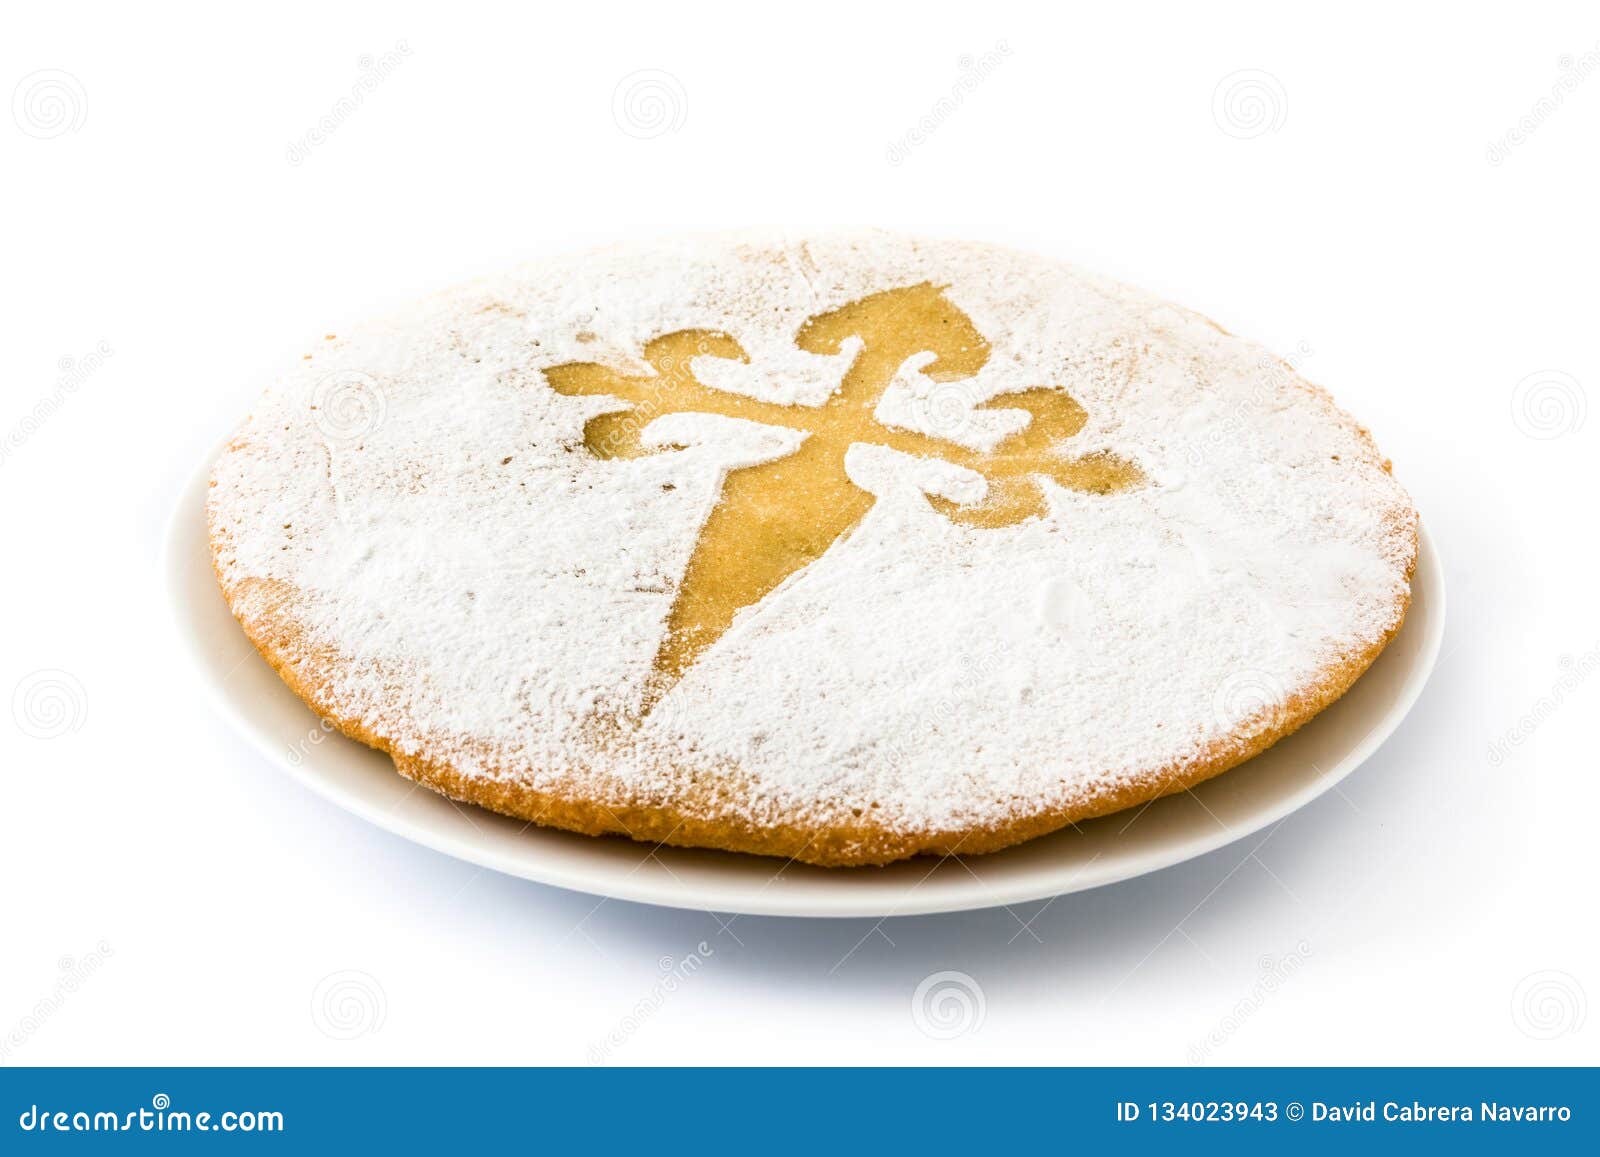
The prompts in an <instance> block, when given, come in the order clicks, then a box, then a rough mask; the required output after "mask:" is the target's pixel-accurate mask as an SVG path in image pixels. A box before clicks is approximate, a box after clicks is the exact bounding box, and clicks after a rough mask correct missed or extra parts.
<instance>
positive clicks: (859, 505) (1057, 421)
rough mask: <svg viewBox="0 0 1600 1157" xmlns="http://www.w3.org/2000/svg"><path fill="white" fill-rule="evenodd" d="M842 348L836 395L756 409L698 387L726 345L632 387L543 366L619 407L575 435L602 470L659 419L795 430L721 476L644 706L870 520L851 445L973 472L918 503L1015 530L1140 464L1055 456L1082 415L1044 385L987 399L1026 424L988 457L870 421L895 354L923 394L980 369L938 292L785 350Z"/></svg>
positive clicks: (688, 336)
mask: <svg viewBox="0 0 1600 1157" xmlns="http://www.w3.org/2000/svg"><path fill="white" fill-rule="evenodd" d="M852 336H853V337H857V338H859V339H860V340H861V342H862V343H863V344H862V346H861V349H860V352H859V353H858V354H857V356H856V358H855V360H854V361H853V362H852V364H851V365H850V368H849V369H848V370H847V371H846V373H845V374H844V378H843V380H842V381H841V382H840V385H839V388H838V389H837V390H836V391H835V392H834V393H833V394H832V395H831V396H830V397H829V398H828V399H827V400H826V401H824V402H823V403H822V404H821V405H817V406H800V405H793V406H786V405H777V404H773V403H770V402H762V401H758V400H756V399H754V398H750V397H746V396H744V395H742V394H735V393H730V392H728V391H725V390H715V389H711V388H709V387H707V386H705V385H703V384H702V383H700V382H698V381H696V380H695V378H694V376H693V374H692V372H691V369H690V363H691V362H692V361H693V359H694V358H695V357H696V356H699V355H705V354H709V355H712V356H717V357H730V358H737V359H739V360H741V361H746V360H748V359H747V357H746V354H745V352H744V350H743V349H741V348H740V346H739V344H738V342H736V341H735V340H734V339H733V338H731V337H729V336H728V335H726V334H722V333H717V332H713V331H708V330H679V331H677V332H675V333H669V334H665V335H663V336H661V337H658V338H655V339H654V340H653V341H651V342H649V343H648V344H647V345H646V346H645V347H644V358H645V361H646V362H648V363H649V364H650V366H651V367H652V369H653V370H654V373H652V374H645V375H638V376H629V375H626V374H623V373H620V372H618V371H615V370H613V369H610V368H609V367H606V366H602V365H599V364H597V363H590V362H570V363H567V364H565V365H560V366H553V367H551V368H549V369H547V370H545V377H546V379H547V380H548V381H549V383H550V385H551V387H552V388H553V389H554V390H555V391H556V392H557V393H558V394H563V395H566V396H569V397H573V396H588V397H604V398H607V399H610V400H613V401H614V402H615V405H614V406H613V407H611V408H609V409H607V410H606V411H605V412H602V413H600V414H598V415H596V416H594V417H592V418H590V419H589V421H588V422H587V424H586V425H585V426H584V431H583V442H584V446H585V448H586V450H587V452H588V453H590V454H592V455H594V456H595V457H598V458H604V459H616V458H636V457H638V456H640V455H642V454H646V453H651V452H653V451H650V450H647V449H645V448H644V447H643V446H642V445H641V443H640V434H641V432H642V431H643V429H644V427H645V426H647V425H648V424H649V423H650V422H651V421H652V420H654V419H655V418H658V417H661V416H662V415H664V414H669V413H683V412H689V413H703V414H720V415H723V416H726V417H732V418H743V419H747V420H749V421H752V422H760V423H763V424H766V425H771V426H782V427H786V428H788V429H792V430H799V431H802V432H803V433H804V438H803V439H802V440H801V441H800V444H799V446H798V447H797V448H796V449H795V450H794V451H793V452H792V453H789V454H786V455H784V456H782V457H779V458H777V459H775V460H772V461H768V462H762V463H759V464H756V465H753V466H746V467H740V468H734V469H731V470H729V471H728V472H727V474H726V476H725V477H724V479H723V481H722V492H721V496H720V498H719V500H718V501H717V503H716V505H715V506H714V507H713V509H712V511H711V514H710V516H709V517H708V518H707V519H706V522H705V524H704V526H702V527H701V530H700V535H699V538H698V539H697V541H696V543H695V546H694V549H693V551H692V552H691V554H690V557H689V563H688V567H687V569H686V570H685V572H684V575H683V578H682V581H681V582H680V583H679V584H678V587H677V590H676V592H675V597H674V599H673V603H672V608H671V610H670V611H669V612H668V615H667V631H666V635H665V636H664V638H663V639H662V642H661V645H660V648H659V650H658V651H657V653H656V657H655V678H654V680H653V684H652V686H651V688H650V689H649V691H648V692H647V697H646V703H645V708H646V710H648V709H649V707H651V706H653V704H654V703H655V702H657V701H658V700H659V699H660V697H661V696H662V695H664V694H665V693H666V691H667V690H669V689H670V688H671V687H672V685H673V684H675V683H676V682H677V681H678V680H679V679H680V678H682V676H683V674H684V673H685V672H686V671H687V670H688V669H689V667H690V666H691V665H692V664H693V663H694V662H695V660H696V659H697V658H698V657H699V656H700V655H701V654H702V653H703V652H704V651H705V650H706V648H708V647H710V646H711V645H712V644H713V643H714V642H716V640H717V639H718V638H720V637H721V636H722V634H723V632H725V631H726V630H727V629H728V628H729V626H730V625H731V624H732V623H733V619H734V616H735V615H736V614H738V612H739V611H740V610H741V609H743V608H744V607H747V606H750V605H752V604H754V603H756V602H759V601H760V600H761V599H762V598H763V597H764V596H765V595H767V594H768V593H769V592H770V591H772V590H773V589H774V588H775V587H777V586H778V584H780V583H781V582H783V580H784V579H786V578H788V577H789V576H790V575H791V574H794V573H795V572H796V571H798V570H800V569H801V568H802V567H805V566H806V565H808V564H809V563H811V562H813V561H815V560H816V559H818V558H820V557H821V556H822V554H823V552H825V551H826V550H827V549H828V548H829V547H830V546H831V545H832V544H833V543H834V542H836V541H838V539H840V538H841V537H842V536H844V535H845V534H846V533H848V532H849V531H850V529H851V528H852V527H854V526H855V525H856V524H857V523H859V522H860V521H861V519H862V518H863V517H865V516H866V513H867V511H868V510H869V509H871V507H872V504H873V502H874V501H875V500H874V498H873V496H872V495H871V494H869V493H867V492H866V491H864V490H862V489H860V488H859V487H857V486H856V485H855V484H854V483H852V482H851V481H850V479H849V476H848V475H847V474H846V473H845V465H844V456H845V452H846V451H847V450H848V449H849V448H850V446H851V445H852V444H854V443H870V444H873V445H878V446H885V447H888V448H889V449H891V450H898V451H901V452H902V453H906V454H911V455H915V456H917V457H922V458H940V459H943V460H944V461H947V462H951V463H954V464H956V465H958V466H964V467H966V468H968V469H971V470H974V471H977V472H978V473H979V474H981V475H982V476H983V478H984V479H985V481H986V482H987V483H988V491H987V493H986V494H985V496H984V497H983V499H982V500H981V501H979V502H976V503H972V504H969V505H959V504H957V503H954V502H950V501H948V500H947V499H944V498H939V497H936V496H933V495H928V501H929V502H930V503H931V504H932V505H933V507H934V508H935V509H937V510H938V511H939V512H940V513H941V514H943V515H944V516H945V517H947V518H949V519H951V520H952V521H954V522H958V523H962V524H964V525H967V526H973V527H983V528H993V527H1002V526H1011V525H1014V524H1016V523H1019V522H1021V521H1023V520H1024V519H1026V518H1030V517H1033V516H1035V515H1038V514H1041V513H1043V511H1044V509H1045V499H1044V493H1043V491H1042V490H1041V489H1040V486H1039V482H1038V479H1040V478H1048V479H1051V480H1052V481H1054V482H1055V483H1057V484H1058V485H1060V486H1064V487H1067V488H1069V489H1072V490H1080V491H1086V492H1089V493H1095V494H1107V493H1110V492H1112V491H1115V490H1121V489H1125V488H1127V487H1129V486H1132V485H1134V484H1135V483H1136V482H1138V481H1139V480H1140V477H1141V476H1140V473H1139V470H1138V468H1137V467H1135V466H1134V465H1133V464H1132V463H1131V462H1128V461H1126V460H1125V459H1122V458H1119V457H1117V456H1115V455H1113V454H1109V453H1097V454H1089V455H1083V456H1079V457H1070V456H1066V455H1063V454H1062V453H1060V452H1059V450H1058V447H1059V444H1060V443H1061V442H1063V441H1064V440H1065V439H1067V438H1069V437H1071V436H1072V435H1073V434H1076V433H1077V432H1078V431H1079V430H1081V429H1082V428H1083V425H1084V423H1085V422H1086V421H1087V419H1088V415H1087V414H1086V413H1085V412H1084V409H1083V407H1082V406H1080V405H1079V404H1078V403H1077V402H1076V401H1075V400H1074V399H1073V398H1072V397H1071V396H1069V395H1068V394H1067V393H1066V391H1065V390H1062V389H1058V388H1055V387H1050V386H1043V387H1039V388H1035V389H1028V390H1022V391H1019V392H1016V393H1010V394H1003V395H1001V396H999V397H995V398H992V399H990V400H988V401H987V402H984V403H983V404H982V406H981V407H980V408H982V409H997V408H1000V409H1013V410H1022V411H1025V412H1026V414H1027V416H1028V420H1027V424H1026V425H1025V426H1023V427H1022V429H1020V430H1019V431H1017V432H1016V433H1014V434H1011V435H1010V436H1009V437H1006V438H1004V439H1003V440H1002V441H1000V442H999V444H997V445H996V446H995V447H994V448H993V449H992V450H990V451H988V452H983V451H976V450H971V449H969V448H966V447H963V446H960V445H957V444H956V443H953V442H949V441H946V440H943V439H940V438H936V437H931V436H929V435H927V434H921V433H916V432H913V431H910V430H905V429H898V428H895V427H891V426H887V425H884V424H883V423H881V422H879V421H878V420H877V419H876V417H875V411H876V409H877V407H878V402H879V399H880V398H881V397H882V395H883V391H884V389H885V388H886V387H887V386H888V384H889V382H890V381H891V380H893V378H894V375H895V373H896V371H897V370H899V369H900V367H901V366H902V365H903V364H904V363H905V361H906V359H907V358H910V357H913V356H915V355H917V354H924V353H931V354H933V355H934V357H933V361H932V362H930V363H928V364H927V365H926V366H924V367H923V368H922V372H923V373H924V374H925V375H926V376H927V377H929V378H930V379H932V380H933V381H934V382H951V381H959V380H962V379H965V378H970V377H971V376H973V375H974V374H976V373H977V372H978V371H979V370H980V369H982V368H983V366H984V364H985V363H986V362H987V361H988V360H989V343H988V341H987V340H986V339H985V338H984V336H983V335H982V334H981V333H979V332H978V330H977V329H976V327H975V326H974V325H973V323H972V321H971V319H969V318H968V317H967V315H966V314H965V313H964V312H962V311H961V310H960V309H959V308H957V307H956V306H955V305H954V304H953V303H952V302H951V301H950V299H949V298H948V297H947V296H946V295H945V293H944V291H943V290H942V289H941V288H940V287H939V286H935V285H931V284H926V283H925V284H921V285H913V286H908V287H905V288H901V289H892V290H888V291H886V292H883V293H876V294H872V295H871V296H868V297H864V298H861V299H860V300H858V301H855V302H852V303H850V304H849V305H846V306H843V307H842V308H840V309H836V310H833V311H831V312H828V313H822V314H818V315H817V316H815V317H813V318H811V319H810V320H808V321H807V322H806V323H805V324H804V325H803V326H802V327H801V328H800V332H799V334H798V335H797V337H796V344H797V345H798V346H799V348H800V349H802V350H804V351H806V352H808V353H816V354H837V353H839V352H840V349H841V346H842V344H843V343H844V342H845V341H846V340H847V339H848V338H850V337H852ZM660 452H670V448H668V449H667V450H663V451H660Z"/></svg>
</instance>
